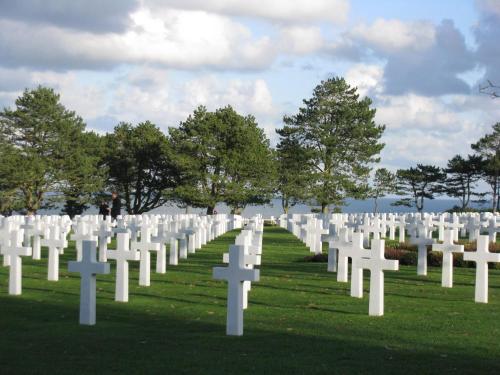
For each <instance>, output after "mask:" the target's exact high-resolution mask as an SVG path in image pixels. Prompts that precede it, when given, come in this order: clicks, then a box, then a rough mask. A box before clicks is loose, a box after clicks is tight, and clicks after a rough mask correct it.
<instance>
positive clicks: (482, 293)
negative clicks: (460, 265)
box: [464, 235, 500, 303]
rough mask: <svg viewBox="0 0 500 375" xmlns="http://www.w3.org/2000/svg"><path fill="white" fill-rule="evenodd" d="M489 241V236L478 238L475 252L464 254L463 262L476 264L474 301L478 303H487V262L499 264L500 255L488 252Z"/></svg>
mask: <svg viewBox="0 0 500 375" xmlns="http://www.w3.org/2000/svg"><path fill="white" fill-rule="evenodd" d="M489 239H490V237H489V236H483V235H480V236H478V238H477V249H476V251H475V252H471V251H467V252H465V253H464V260H468V261H471V262H475V263H476V288H475V295H474V300H475V301H476V302H480V303H488V262H492V263H493V262H494V263H499V262H500V254H498V253H490V251H489Z"/></svg>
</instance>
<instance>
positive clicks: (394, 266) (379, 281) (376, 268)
mask: <svg viewBox="0 0 500 375" xmlns="http://www.w3.org/2000/svg"><path fill="white" fill-rule="evenodd" d="M384 249H385V241H384V240H373V241H372V249H371V251H370V258H365V259H360V260H359V263H360V266H361V267H362V268H364V269H369V270H370V302H369V308H368V315H371V316H382V315H384V271H397V270H398V269H399V262H398V261H397V260H390V259H385V257H384Z"/></svg>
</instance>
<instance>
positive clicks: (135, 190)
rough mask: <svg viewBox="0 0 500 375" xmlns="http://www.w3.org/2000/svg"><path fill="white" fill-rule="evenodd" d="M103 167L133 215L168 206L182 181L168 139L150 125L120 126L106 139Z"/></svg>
mask: <svg viewBox="0 0 500 375" xmlns="http://www.w3.org/2000/svg"><path fill="white" fill-rule="evenodd" d="M103 164H104V165H105V166H106V167H107V169H108V173H109V176H108V181H107V184H108V187H109V188H110V190H116V191H117V192H118V193H119V196H120V198H121V199H122V200H123V201H124V202H125V209H126V211H127V212H128V213H129V214H142V213H144V212H147V211H150V210H152V209H154V208H157V207H160V206H162V205H164V204H165V203H166V202H167V201H168V195H167V194H166V193H167V192H168V191H169V190H171V189H173V188H174V187H175V186H176V185H177V181H178V178H179V174H178V170H177V167H176V165H175V164H174V162H173V157H172V148H171V145H170V141H169V139H168V137H167V136H166V135H165V134H164V133H163V132H162V131H161V130H160V129H159V128H158V127H157V126H156V125H154V124H153V123H151V122H149V121H146V122H142V123H140V124H138V125H137V126H133V125H131V124H128V123H120V124H119V125H117V126H116V127H115V129H114V132H113V133H111V134H108V135H107V136H106V138H105V151H104V158H103Z"/></svg>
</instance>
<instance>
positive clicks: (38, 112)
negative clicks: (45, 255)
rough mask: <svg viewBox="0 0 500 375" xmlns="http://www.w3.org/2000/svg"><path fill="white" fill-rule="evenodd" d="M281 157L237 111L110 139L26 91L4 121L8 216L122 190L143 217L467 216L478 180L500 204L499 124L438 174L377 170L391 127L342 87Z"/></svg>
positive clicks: (331, 88)
mask: <svg viewBox="0 0 500 375" xmlns="http://www.w3.org/2000/svg"><path fill="white" fill-rule="evenodd" d="M283 122H284V126H283V127H282V128H281V129H278V130H277V134H278V137H279V141H278V144H277V146H276V148H275V149H273V148H272V147H271V146H270V142H269V140H268V139H267V137H266V135H265V133H264V131H263V130H262V129H261V128H259V126H258V124H257V122H256V120H255V118H254V117H253V116H250V115H249V116H243V115H240V114H239V113H237V112H236V111H235V110H234V109H233V108H232V107H230V106H227V107H224V108H219V109H217V110H215V111H213V112H211V111H208V110H207V109H206V108H205V107H202V106H200V107H198V108H196V109H195V110H194V111H193V113H192V114H191V115H189V116H188V118H187V119H186V120H185V121H183V122H181V123H180V125H179V126H178V127H171V128H169V129H168V131H167V132H162V131H161V130H160V129H159V128H158V127H157V126H156V125H155V124H153V123H151V122H149V121H145V122H142V123H139V124H136V125H133V124H129V123H119V124H118V125H117V126H116V127H115V128H114V131H113V132H112V133H108V134H105V135H101V134H97V133H95V132H92V131H88V130H87V129H86V125H85V123H84V121H83V120H82V118H81V117H79V116H78V115H77V114H76V113H75V112H73V111H70V110H68V109H66V108H65V107H64V106H63V105H62V104H61V103H60V96H59V95H58V94H57V93H56V92H55V91H54V90H53V89H51V88H48V87H41V86H39V87H38V88H36V89H33V90H25V91H24V93H23V94H22V95H21V96H20V97H19V98H18V99H17V100H16V102H15V106H14V108H13V109H9V108H5V109H4V110H3V111H1V112H0V213H2V214H10V213H12V212H22V213H27V214H34V213H36V212H37V211H38V210H40V209H43V208H50V207H54V206H55V205H57V206H58V207H63V208H62V211H63V212H64V213H67V214H69V215H71V216H74V215H77V214H81V213H82V212H83V211H84V210H85V209H87V208H88V207H89V206H91V205H98V204H99V203H100V202H101V200H103V199H105V197H106V196H107V195H106V193H105V192H110V191H114V190H116V191H118V192H119V194H120V197H121V199H122V201H123V205H124V207H125V209H126V212H127V213H129V214H142V213H145V212H148V211H150V210H152V209H154V208H157V207H160V206H162V205H164V204H165V203H168V202H169V203H175V204H177V205H178V206H179V207H188V206H189V207H197V208H204V209H206V212H207V213H208V214H211V213H213V212H214V209H215V207H216V205H217V204H219V203H225V204H227V205H228V206H229V207H230V208H231V212H233V213H240V212H241V211H242V210H243V209H244V208H245V207H246V206H248V205H255V204H267V203H269V202H270V201H271V199H273V198H280V199H281V203H282V207H283V210H284V211H285V212H288V210H289V209H290V207H292V206H294V205H295V204H297V203H299V202H302V203H308V204H310V205H314V206H317V207H318V211H320V212H323V213H327V212H328V211H329V210H330V209H332V208H333V209H334V210H340V208H341V207H342V206H343V205H344V204H345V200H346V198H355V199H366V198H373V199H374V202H375V211H377V209H378V207H377V206H378V199H379V198H380V197H383V196H386V195H388V194H399V195H400V196H401V199H400V200H399V201H398V202H396V204H400V205H406V206H414V207H416V209H417V210H419V211H421V210H422V209H423V205H424V200H425V199H426V198H427V199H433V198H434V197H435V196H436V195H438V194H446V195H448V196H451V197H457V198H458V199H459V200H460V202H461V206H462V208H463V209H467V208H468V207H470V203H471V202H472V200H473V199H484V196H485V193H478V192H476V185H477V183H478V181H479V180H484V181H486V182H487V183H488V184H489V185H490V186H491V195H492V197H493V199H492V200H493V208H494V209H495V210H496V209H497V208H498V206H499V205H500V203H499V199H498V195H499V192H500V184H499V181H498V179H499V174H500V155H499V148H500V123H499V124H496V125H495V126H494V127H493V133H491V134H488V135H486V136H484V137H483V138H481V139H480V140H479V141H478V142H476V143H475V144H474V145H472V147H473V149H474V150H475V154H474V155H469V156H468V157H467V158H463V157H461V156H459V155H457V156H455V157H454V158H452V159H451V160H450V161H449V163H448V166H447V168H445V169H440V168H438V167H434V166H429V165H420V164H419V165H417V166H416V167H413V168H409V169H404V170H398V171H397V172H396V173H392V172H390V171H389V170H387V169H385V168H380V169H378V170H376V172H375V174H374V176H372V178H370V172H371V170H372V168H373V167H374V165H375V164H376V163H378V162H379V161H380V157H379V154H380V151H381V150H382V149H383V147H384V144H383V143H381V141H380V139H381V136H382V134H383V132H384V130H385V127H384V125H380V124H377V123H376V122H375V109H374V108H372V102H371V100H370V99H369V98H367V97H365V98H360V96H359V94H358V93H357V89H356V88H355V87H351V86H349V85H348V84H347V83H346V81H345V80H344V79H343V78H339V77H335V78H331V79H328V80H325V81H322V82H321V83H320V84H319V85H318V86H316V88H315V89H314V91H313V94H312V96H311V98H308V99H305V100H304V101H303V105H302V106H301V107H300V108H299V109H298V111H297V113H296V114H294V115H290V116H285V117H284V119H283Z"/></svg>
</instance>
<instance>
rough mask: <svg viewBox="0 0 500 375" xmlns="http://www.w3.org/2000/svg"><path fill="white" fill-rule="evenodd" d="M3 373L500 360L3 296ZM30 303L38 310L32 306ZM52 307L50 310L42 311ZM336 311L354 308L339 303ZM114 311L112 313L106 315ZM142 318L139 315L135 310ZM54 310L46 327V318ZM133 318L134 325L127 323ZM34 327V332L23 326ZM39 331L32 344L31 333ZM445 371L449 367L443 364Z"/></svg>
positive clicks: (386, 368)
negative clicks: (87, 311)
mask: <svg viewBox="0 0 500 375" xmlns="http://www.w3.org/2000/svg"><path fill="white" fill-rule="evenodd" d="M0 304H1V306H2V308H1V311H2V312H3V313H2V315H3V316H4V317H5V316H7V317H8V319H3V320H2V322H1V327H2V336H1V337H2V338H1V339H0V352H1V353H2V355H1V357H0V366H1V368H2V374H19V373H51V374H56V373H57V374H59V373H61V374H63V373H67V374H75V373H80V374H86V373H89V374H95V373H127V374H146V373H147V374H152V373H172V374H173V373H190V374H223V373H235V372H236V373H238V374H252V373H258V374H277V373H278V374H280V373H289V374H299V373H301V374H302V373H303V374H305V373H307V374H319V373H382V372H383V373H400V372H401V371H402V370H404V372H405V373H433V372H436V373H437V372H439V373H456V372H457V371H458V372H460V373H468V372H470V373H480V372H483V373H495V372H496V373H498V371H500V363H499V362H498V361H496V360H492V359H488V358H481V357H477V356H472V355H470V354H468V353H463V352H454V350H453V343H450V346H449V347H446V348H429V350H424V351H418V350H408V349H401V348H398V347H388V346H387V345H383V343H380V344H377V338H376V337H371V336H370V332H369V331H367V332H366V333H364V334H363V332H357V331H356V330H355V329H354V328H353V327H349V326H346V328H345V332H343V334H342V335H340V334H339V335H333V336H332V337H322V336H321V335H319V336H314V337H313V336H309V335H301V334H295V333H293V332H291V333H288V332H279V331H269V330H262V329H257V328H255V327H252V328H250V329H247V330H246V332H245V335H244V336H243V337H228V336H225V334H224V331H225V327H224V324H223V320H224V318H223V314H222V316H220V315H221V314H220V313H221V312H223V309H220V311H218V315H217V316H216V318H218V319H217V321H218V323H214V322H213V321H203V320H200V321H197V320H193V319H189V318H182V317H179V316H176V315H171V314H168V313H163V314H160V315H154V316H151V315H148V314H145V313H143V312H138V311H133V312H131V311H127V306H126V305H125V304H124V305H108V306H106V307H104V306H98V317H97V321H98V322H97V325H96V326H94V327H87V326H79V325H78V324H77V319H78V317H77V315H78V314H77V306H75V308H68V307H67V306H64V305H56V304H47V303H43V304H40V309H38V308H33V302H27V301H25V300H22V299H18V298H10V297H8V298H0ZM27 304H29V305H30V308H28V307H27ZM41 309H43V310H41ZM328 311H330V312H335V313H345V312H343V311H338V310H335V309H333V310H332V309H328ZM104 315H106V316H105V317H103V316H104ZM131 315H132V317H131ZM44 316H48V317H52V318H51V319H45V322H44V324H40V320H41V317H44ZM124 323H125V324H124ZM23 332H24V333H23ZM28 332H29V341H28V342H27V341H24V340H22V337H23V336H26V335H27V334H28ZM438 370H439V371H438Z"/></svg>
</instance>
